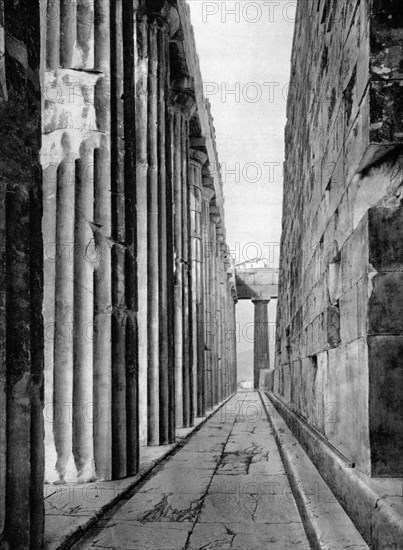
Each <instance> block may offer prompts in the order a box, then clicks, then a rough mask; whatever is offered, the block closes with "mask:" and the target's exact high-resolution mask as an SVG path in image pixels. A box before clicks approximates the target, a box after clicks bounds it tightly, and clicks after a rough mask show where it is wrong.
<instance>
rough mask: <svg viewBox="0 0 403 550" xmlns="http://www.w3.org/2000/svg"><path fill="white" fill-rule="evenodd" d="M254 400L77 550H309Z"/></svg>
mask: <svg viewBox="0 0 403 550" xmlns="http://www.w3.org/2000/svg"><path fill="white" fill-rule="evenodd" d="M309 548H310V545H309V543H308V540H307V537H306V534H305V531H304V527H303V525H302V521H301V517H300V515H299V512H298V509H297V506H296V504H295V501H294V498H293V495H292V492H291V489H290V485H289V482H288V479H287V476H286V473H285V470H284V467H283V464H282V461H281V458H280V454H279V451H278V448H277V445H276V442H275V439H274V436H273V433H272V430H271V425H270V423H269V421H268V418H267V415H266V412H265V410H264V408H263V406H262V403H261V400H260V397H259V395H258V393H256V392H250V393H238V394H237V395H236V396H234V397H233V398H231V399H230V400H229V401H228V402H227V404H226V405H225V406H224V407H222V408H221V409H220V410H219V411H218V412H217V413H216V414H215V415H213V416H212V417H211V419H210V420H208V421H207V422H206V424H205V425H204V426H203V427H202V428H201V429H200V430H199V431H198V432H196V433H195V434H194V435H193V436H192V437H191V438H190V439H189V440H188V442H187V443H185V445H184V446H183V447H182V448H181V449H179V450H178V451H177V452H176V453H175V455H174V456H172V457H170V458H168V459H167V460H166V462H165V463H162V464H161V465H160V466H159V467H158V469H156V470H154V473H153V474H152V475H151V477H150V478H149V479H148V480H146V481H145V482H144V483H143V484H142V486H141V487H140V488H139V489H138V491H137V492H136V494H135V495H134V496H132V497H131V498H129V499H128V500H124V501H122V502H121V503H120V504H119V506H118V507H117V508H115V509H114V511H113V512H112V513H111V514H109V516H108V517H106V518H105V519H103V520H101V521H100V522H99V523H98V525H97V527H96V529H95V531H93V532H92V534H91V535H90V538H87V540H86V541H85V542H82V543H81V544H80V545H77V546H76V550H79V549H80V550H90V549H94V550H95V549H108V550H146V549H147V550H148V549H149V550H213V549H217V550H226V549H231V550H232V549H240V550H260V549H262V550H263V549H265V550H288V549H296V550H300V549H309Z"/></svg>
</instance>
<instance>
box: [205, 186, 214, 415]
mask: <svg viewBox="0 0 403 550" xmlns="http://www.w3.org/2000/svg"><path fill="white" fill-rule="evenodd" d="M207 183H210V181H208V178H203V187H202V199H203V206H202V234H203V290H204V347H205V354H204V372H205V376H204V378H205V380H204V386H205V399H206V408H207V409H211V408H212V406H213V378H212V368H213V335H212V333H211V310H212V285H211V278H210V274H211V271H212V247H211V243H210V223H211V222H210V201H211V199H212V198H213V196H214V193H215V191H214V189H212V188H211V187H207V186H206V184H207Z"/></svg>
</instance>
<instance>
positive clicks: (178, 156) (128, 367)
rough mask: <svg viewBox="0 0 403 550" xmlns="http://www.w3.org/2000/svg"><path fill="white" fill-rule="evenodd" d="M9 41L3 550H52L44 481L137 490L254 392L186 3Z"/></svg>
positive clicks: (36, 25)
mask: <svg viewBox="0 0 403 550" xmlns="http://www.w3.org/2000/svg"><path fill="white" fill-rule="evenodd" d="M1 24H2V28H1V29H0V30H1V32H0V39H1V41H2V43H3V44H5V55H4V56H3V57H1V59H0V80H1V88H0V94H1V111H2V113H1V114H2V132H3V134H4V135H3V140H2V141H3V143H2V155H1V157H2V158H1V162H2V165H1V175H2V177H3V185H2V186H1V188H0V193H1V199H0V208H1V209H2V213H3V212H4V216H3V215H2V216H1V231H0V243H1V255H2V262H1V281H2V283H4V284H2V285H1V299H0V331H1V332H0V354H1V357H2V361H1V366H0V394H1V400H0V402H1V420H2V422H1V428H0V429H1V430H2V431H1V434H0V435H1V437H0V541H1V542H0V547H1V548H2V547H3V546H4V547H5V548H7V543H8V542H10V541H11V540H12V541H13V543H12V544H13V548H15V549H16V550H18V549H28V548H31V549H35V550H37V549H39V548H41V546H42V536H43V482H44V480H46V481H47V482H62V483H63V482H75V481H79V482H90V481H93V480H108V479H119V478H123V477H126V476H131V475H133V474H135V473H136V472H137V470H138V466H139V457H140V453H141V445H147V444H148V445H161V444H168V443H172V442H173V441H174V439H175V430H176V428H177V427H189V426H192V425H193V424H194V421H195V418H196V417H198V416H203V415H204V414H205V412H206V410H207V409H210V408H212V407H213V406H215V405H216V404H218V403H219V402H221V401H223V400H224V399H225V398H226V397H228V396H229V395H230V394H231V393H233V392H234V390H235V388H236V355H235V338H234V337H233V336H234V333H235V330H234V328H235V301H236V291H235V286H234V278H233V277H232V278H230V277H229V276H228V275H227V272H228V270H229V268H230V259H229V254H228V247H227V245H226V240H225V226H224V214H223V197H222V183H221V179H220V173H219V171H218V170H217V169H216V167H217V166H218V160H217V153H216V149H215V141H214V140H215V135H214V128H213V125H212V118H211V115H210V111H209V106H208V104H207V103H206V101H205V99H204V98H203V95H202V84H201V76H200V71H199V66H198V60H197V55H196V52H195V45H194V37H193V31H192V29H191V26H190V21H189V13H188V9H187V8H186V6H185V3H184V2H182V1H178V2H164V1H159V0H155V1H147V2H143V1H141V2H123V1H122V0H115V1H113V2H112V1H111V2H109V1H107V0H95V1H92V0H91V1H90V0H89V1H80V2H75V1H70V0H59V1H55V0H49V1H48V2H45V1H43V2H38V1H32V0H31V1H30V2H28V0H21V1H19V2H17V3H16V2H11V1H8V0H5V1H4V2H3V3H2V13H1ZM40 128H42V135H41V132H40V131H39V129H40ZM6 138H7V139H6ZM230 272H231V270H230Z"/></svg>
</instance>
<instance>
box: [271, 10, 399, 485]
mask: <svg viewBox="0 0 403 550" xmlns="http://www.w3.org/2000/svg"><path fill="white" fill-rule="evenodd" d="M400 13H401V9H400V7H399V3H398V2H397V1H395V0H390V1H386V2H383V1H381V0H380V1H379V2H378V1H374V2H366V1H365V2H364V1H358V0H354V1H347V0H338V1H336V2H333V3H332V5H330V4H329V3H328V2H317V3H315V5H314V4H312V6H311V7H310V8H309V9H308V8H307V7H306V6H305V5H304V6H303V5H302V4H300V6H299V7H298V14H297V19H296V34H295V42H294V49H293V57H292V73H291V84H290V91H289V95H288V108H287V119H288V120H287V127H286V161H285V174H284V176H285V178H284V207H283V234H282V247H281V260H280V274H279V302H278V308H277V328H276V330H277V338H276V339H277V343H276V370H277V371H278V372H275V373H273V375H271V376H270V380H271V381H270V384H271V385H272V387H273V390H274V392H275V393H276V394H277V395H278V396H280V397H281V399H282V400H283V402H284V403H286V404H287V405H288V406H290V407H291V408H292V409H293V410H294V411H295V412H297V413H298V414H299V415H301V416H302V417H303V418H304V419H305V420H306V421H307V422H308V423H309V424H310V425H311V426H312V427H314V428H315V429H317V430H319V431H320V432H321V433H322V434H324V435H325V436H326V437H327V438H328V439H329V440H330V441H331V443H332V445H334V446H335V447H336V448H337V449H338V450H339V451H340V452H341V453H342V454H345V455H346V456H347V457H348V458H349V460H351V461H354V462H355V464H356V466H357V467H358V468H360V469H361V470H362V471H365V472H366V473H368V474H369V475H376V472H377V471H382V472H383V474H382V475H391V476H398V475H401V474H402V468H403V462H401V463H400V464H398V463H397V461H396V458H395V455H394V454H393V453H391V454H390V463H389V467H390V470H389V471H388V474H387V473H386V472H387V462H388V459H387V454H388V453H387V451H386V447H385V451H384V452H383V453H382V451H381V450H380V448H381V447H382V446H383V445H386V440H387V439H388V436H386V435H385V437H384V438H383V440H382V437H381V432H380V431H379V430H381V428H380V427H379V426H378V425H377V423H376V421H375V418H374V417H373V416H372V414H370V412H369V411H370V409H371V399H372V397H371V396H372V395H378V394H377V390H376V388H377V387H378V386H379V381H378V380H376V378H375V377H374V372H375V370H374V371H372V368H371V365H372V364H375V363H376V365H377V367H376V372H377V373H379V376H380V378H381V379H383V378H384V379H385V380H387V379H389V377H390V382H391V384H392V385H393V384H395V382H393V381H392V380H394V379H396V381H397V380H398V379H399V378H400V372H401V366H400V365H398V364H396V360H395V359H392V357H393V358H394V357H397V354H398V350H399V349H400V348H399V345H400V344H399V343H398V338H399V337H400V335H401V334H402V322H401V319H402V318H403V311H402V302H403V300H402V296H401V290H400V289H401V286H402V284H401V276H402V269H403V268H402V266H403V262H402V244H401V243H402V242H403V239H402V237H403V235H402V227H403V223H402V222H403V220H402V207H401V194H402V183H403V177H402V173H403V172H402V145H401V144H402V140H403V133H402V129H401V114H402V103H401V93H400V91H399V90H401V86H402V74H401V67H400V65H401V63H400V62H401V48H400V47H399V45H401V36H402V18H401V15H400ZM392 336H393V337H394V338H393V337H392ZM372 337H373V338H374V340H371V338H372ZM381 337H385V338H389V337H390V338H391V339H390V345H391V346H393V347H394V349H395V351H391V352H390V354H391V359H390V361H389V363H388V364H387V363H386V361H385V362H382V361H381V360H380V356H379V355H378V356H377V355H376V353H375V351H374V349H373V348H372V347H371V342H372V341H373V342H375V341H376V340H377V339H378V338H379V339H381ZM379 341H380V340H379ZM372 354H374V360H373V362H372V357H371V356H372ZM375 357H376V359H375ZM385 359H386V358H385ZM391 365H393V367H391ZM392 372H393V374H392ZM386 385H387V383H385V387H386ZM380 395H383V398H384V399H385V404H384V405H383V406H381V404H380V401H379V400H378V402H377V404H378V406H381V409H382V410H383V413H382V414H381V417H382V421H383V422H384V423H385V425H390V426H391V425H392V423H395V424H396V425H398V424H400V420H399V421H398V420H397V419H398V418H400V415H401V409H400V407H399V406H398V404H397V395H398V392H397V391H396V392H395V393H394V394H393V398H392V399H391V400H390V399H388V397H386V393H384V391H381V393H380V394H379V396H378V398H379V399H381V397H380ZM386 401H389V402H390V403H393V405H387V404H386ZM330 412H331V415H330V416H331V418H333V419H336V421H334V420H333V421H329V418H327V415H328V413H330ZM373 423H374V427H375V425H376V426H377V428H376V429H375V432H376V433H378V437H376V436H375V435H374V437H372V436H371V433H372V424H373ZM396 438H397V441H396ZM392 439H393V440H394V441H395V442H396V443H397V444H396V448H400V445H401V439H400V438H399V436H397V434H393V435H392V433H391V440H392ZM377 445H379V447H380V448H379V449H378V451H376V450H375V449H376V447H377ZM377 461H379V470H378V466H377Z"/></svg>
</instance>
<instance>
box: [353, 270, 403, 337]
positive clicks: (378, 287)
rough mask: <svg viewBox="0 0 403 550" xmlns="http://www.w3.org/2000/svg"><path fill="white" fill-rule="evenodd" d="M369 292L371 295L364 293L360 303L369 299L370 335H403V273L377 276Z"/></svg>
mask: <svg viewBox="0 0 403 550" xmlns="http://www.w3.org/2000/svg"><path fill="white" fill-rule="evenodd" d="M364 290H365V289H364ZM368 290H371V293H370V294H369V292H368V293H367V295H365V293H364V294H363V296H361V297H360V301H361V302H365V301H367V300H368V298H369V304H368V332H369V334H395V335H398V334H403V271H395V272H393V271H388V272H383V273H378V274H376V275H375V276H374V277H372V278H371V282H370V284H369V285H368Z"/></svg>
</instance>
